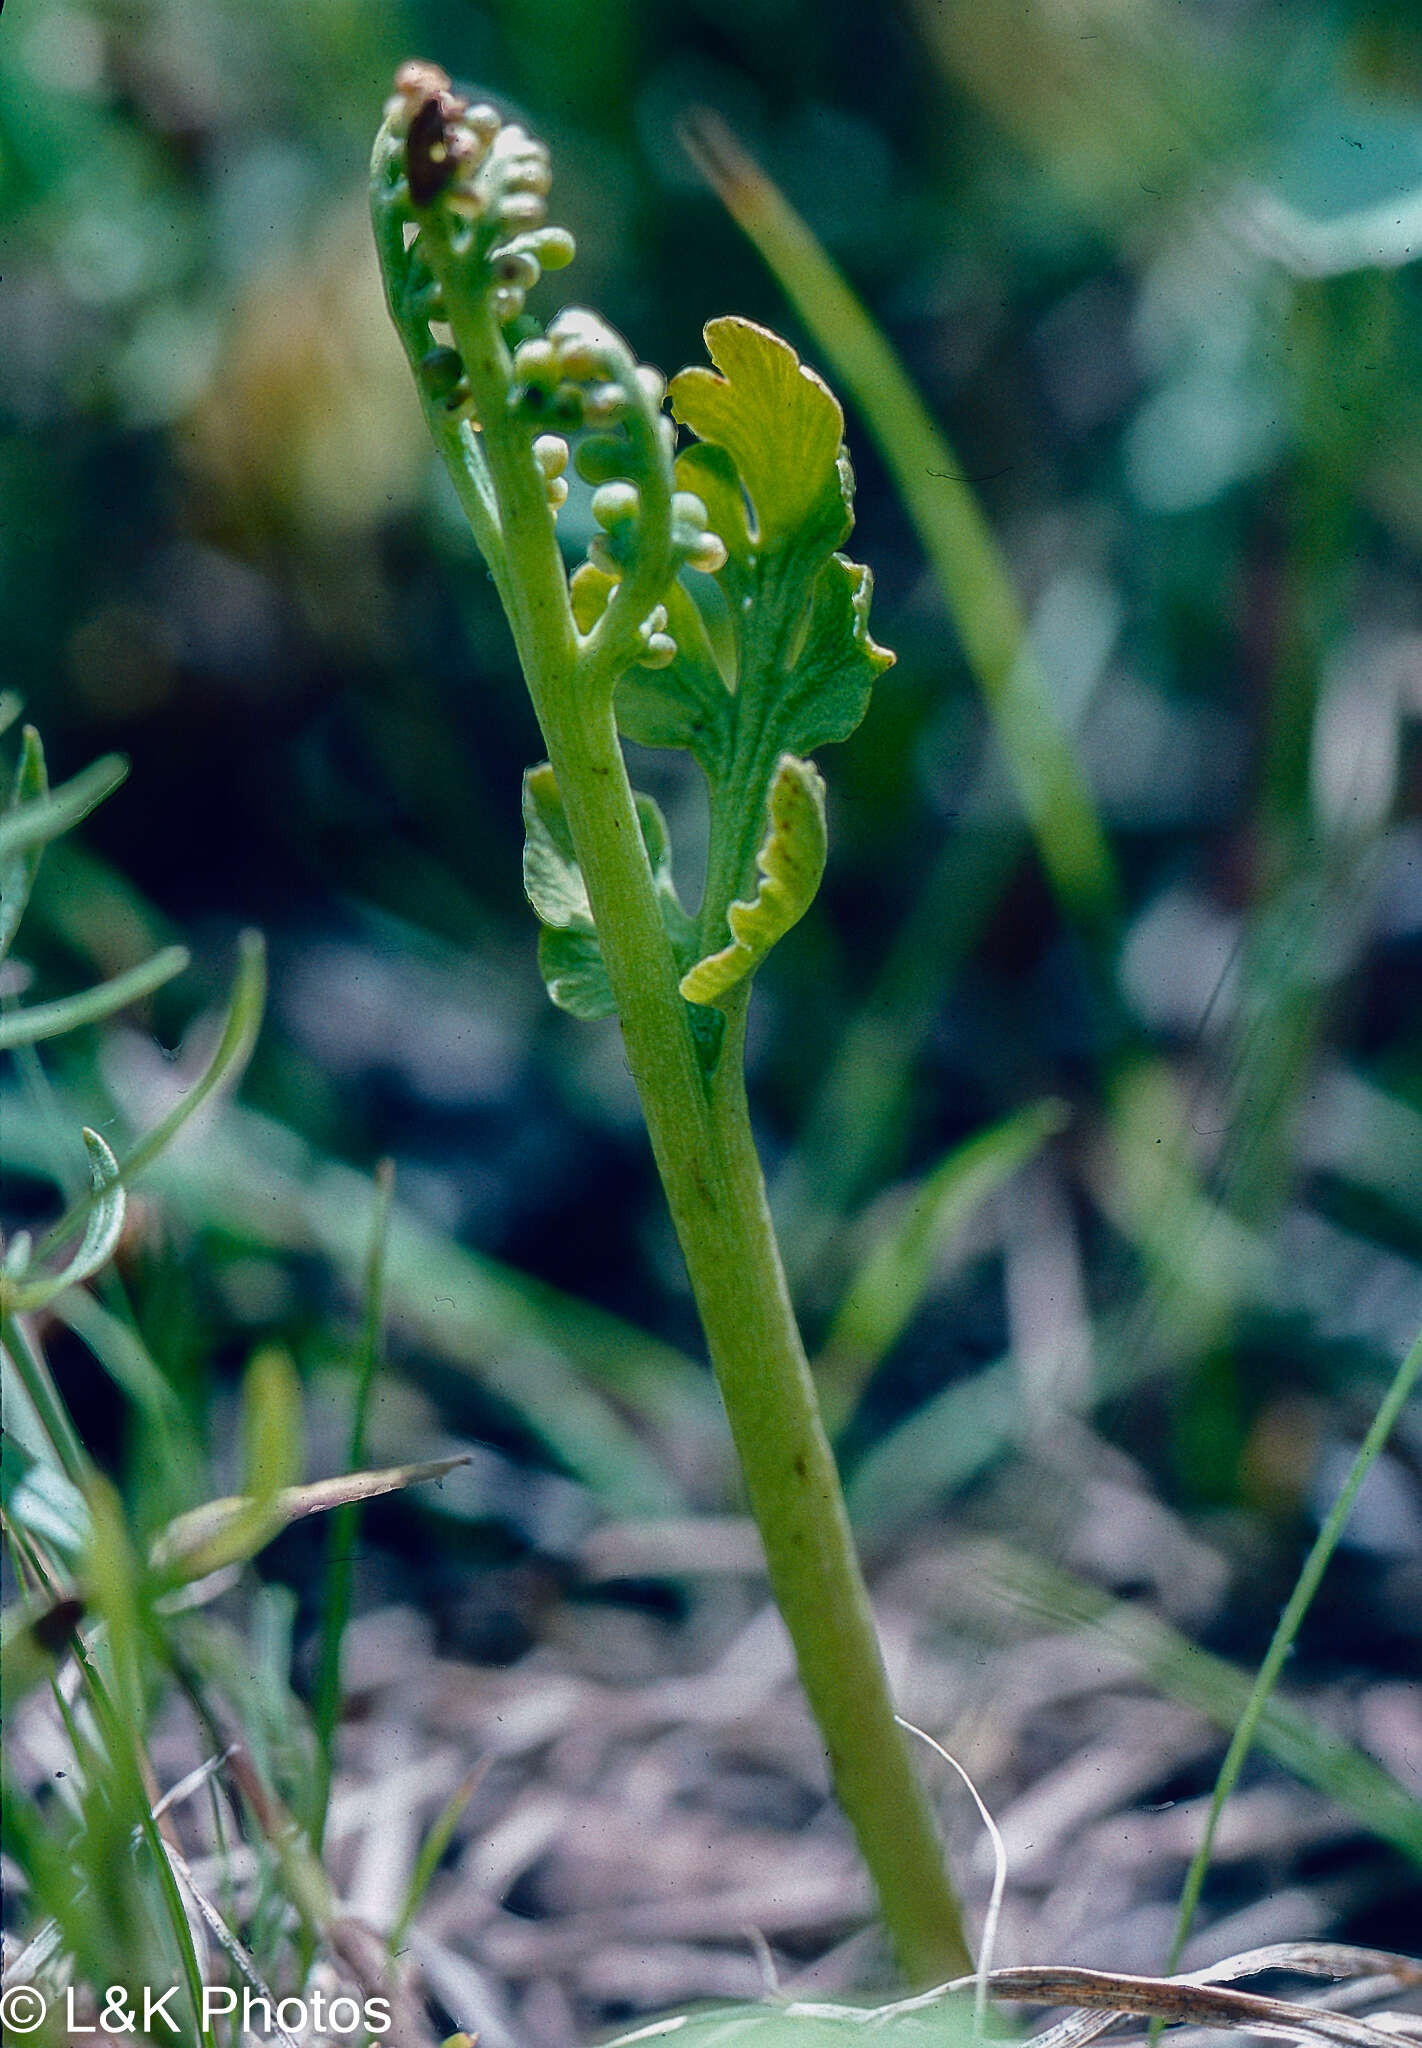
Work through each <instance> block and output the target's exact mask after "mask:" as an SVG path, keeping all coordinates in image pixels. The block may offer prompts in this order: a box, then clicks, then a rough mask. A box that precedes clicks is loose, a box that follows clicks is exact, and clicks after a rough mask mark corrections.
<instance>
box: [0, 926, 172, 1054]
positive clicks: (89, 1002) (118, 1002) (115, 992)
mask: <svg viewBox="0 0 1422 2048" xmlns="http://www.w3.org/2000/svg"><path fill="white" fill-rule="evenodd" d="M188 957H189V956H188V953H187V949H186V948H185V947H183V946H165V947H164V949H163V951H162V952H161V953H157V954H155V955H154V957H153V958H152V959H151V960H145V961H144V962H143V964H142V965H141V966H139V967H131V968H129V970H128V972H127V973H126V974H116V975H115V976H114V978H113V980H112V981H101V982H100V983H99V984H98V986H97V987H96V988H89V989H85V990H84V991H83V992H82V993H81V994H80V995H77V996H61V997H60V998H59V1000H58V1001H57V1002H53V1003H36V1004H35V1005H34V1007H33V1008H32V1009H28V1010H11V1011H10V1013H9V1015H8V1016H4V1017H0V1052H8V1051H9V1050H10V1048H11V1047H12V1046H16V1045H36V1044H38V1042H39V1041H40V1040H41V1039H42V1038H58V1037H59V1036H60V1035H61V1033H63V1032H65V1031H77V1030H79V1028H80V1027H81V1025H84V1024H98V1023H101V1022H102V1021H103V1019H104V1018H105V1017H112V1016H113V1015H114V1014H115V1012H116V1011H118V1010H122V1009H125V1008H126V1007H127V1006H128V1004H129V1003H136V1002H139V1001H141V1000H142V998H143V997H144V996H151V995H152V993H153V991H154V990H155V989H158V988H162V986H163V984H164V982H165V981H171V980H172V979H173V976H174V975H175V974H181V973H182V971H183V969H184V968H185V967H186V966H187V964H188Z"/></svg>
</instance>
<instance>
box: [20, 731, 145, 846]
mask: <svg viewBox="0 0 1422 2048" xmlns="http://www.w3.org/2000/svg"><path fill="white" fill-rule="evenodd" d="M127 774H128V763H127V761H125V760H124V759H123V758H122V756H121V755H118V754H105V755H104V757H103V759H102V760H100V761H95V762H93V763H92V764H91V766H89V767H88V768H82V769H81V770H80V771H79V773H78V774H77V775H75V776H72V777H71V779H70V780H69V781H68V782H61V783H60V785H59V787H58V789H55V790H51V791H49V792H48V793H47V794H46V795H44V796H37V797H32V798H31V799H30V801H29V802H28V803H21V804H17V805H16V806H15V807H14V809H13V810H10V811H7V812H6V814H5V816H4V817H3V818H0V861H7V860H10V859H11V858H12V857H13V856H14V855H15V854H18V853H25V852H27V851H29V850H30V849H32V848H34V847H36V846H43V845H44V844H45V843H46V841H48V840H50V839H57V838H58V837H59V835H60V833H61V832H67V831H68V830H69V829H70V827H71V826H72V825H77V824H78V823H79V820H80V819H81V818H86V817H87V816H88V815H89V813H90V811H92V810H93V808H94V806H95V805H96V804H101V803H102V802H103V801H104V798H105V797H106V796H112V795H113V793H114V791H115V790H116V789H117V788H118V786H119V784H120V783H121V782H122V781H123V779H124V777H125V776H126V775H127Z"/></svg>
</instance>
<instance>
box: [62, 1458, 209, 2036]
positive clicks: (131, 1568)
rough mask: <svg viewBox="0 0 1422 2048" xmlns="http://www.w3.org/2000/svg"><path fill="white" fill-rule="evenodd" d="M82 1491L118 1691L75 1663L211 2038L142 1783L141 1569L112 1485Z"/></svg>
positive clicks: (187, 1930) (174, 1887) (118, 1802)
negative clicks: (150, 1862)
mask: <svg viewBox="0 0 1422 2048" xmlns="http://www.w3.org/2000/svg"><path fill="white" fill-rule="evenodd" d="M86 1497H87V1499H88V1503H89V1514H90V1520H91V1526H92V1538H91V1542H90V1545H89V1550H88V1554H87V1570H86V1574H85V1576H86V1579H87V1581H88V1584H89V1588H90V1592H91V1597H92V1600H93V1604H94V1607H95V1609H96V1611H97V1613H98V1614H100V1615H101V1616H102V1617H103V1623H104V1628H103V1646H104V1649H105V1651H106V1653H107V1654H106V1656H105V1658H104V1660H103V1661H104V1665H105V1666H106V1667H107V1672H111V1673H112V1674H113V1680H114V1684H115V1686H116V1688H117V1690H116V1692H112V1691H111V1690H110V1686H109V1680H108V1676H107V1675H106V1672H105V1671H103V1670H101V1668H100V1664H99V1661H98V1659H96V1657H95V1656H93V1655H92V1654H89V1653H88V1652H82V1653H81V1655H80V1658H79V1663H80V1669H81V1671H82V1673H83V1675H84V1679H85V1684H86V1688H87V1691H88V1696H89V1700H90V1703H91V1705H92V1706H93V1708H94V1712H95V1717H96V1719H97V1720H98V1723H99V1727H100V1730H101V1733H102V1736H103V1741H104V1746H105V1749H106V1750H107V1753H108V1760H109V1764H110V1766H111V1770H112V1778H113V1785H112V1790H113V1795H114V1804H115V1806H116V1808H117V1809H118V1810H119V1811H122V1809H123V1807H125V1806H126V1807H127V1808H128V1812H129V1815H130V1817H131V1820H132V1822H133V1823H134V1824H136V1826H137V1828H138V1831H139V1833H140V1834H141V1835H142V1836H143V1839H144V1841H145V1842H146V1844H147V1846H148V1850H149V1853H150V1854H151V1856H152V1858H153V1868H154V1874H155V1876H156V1878H157V1883H158V1892H159V1897H160V1899H161V1901H162V1905H163V1912H164V1917H165V1919H166V1922H167V1926H168V1931H169V1933H170V1935H171V1937H172V1940H173V1943H174V1946H175V1948H176V1951H177V1956H178V1960H179V1963H180V1964H181V1967H182V1972H183V1979H184V1984H185V1987H186V1990H187V1994H188V1998H189V2000H190V2002H191V2005H192V2017H193V2027H194V2032H195V2034H196V2036H197V2037H198V2038H199V2039H200V2040H202V2041H203V2042H204V2043H206V2044H211V2043H212V2038H213V2037H212V2032H211V2029H210V2028H207V2027H204V2026H203V2025H202V2011H203V2000H202V1977H203V1972H202V1964H201V1961H200V1960H199V1957H198V1953H197V1947H196V1944H195V1942H194V1940H193V1931H192V1928H191V1927H190V1926H189V1924H188V1916H187V1912H186V1910H185V1908H184V1906H183V1900H182V1894H181V1892H180V1891H179V1889H178V1881H177V1878H176V1876H175V1875H174V1872H173V1867H172V1865H171V1864H170V1863H169V1861H168V1855H167V1850H166V1848H165V1846H164V1842H163V1836H162V1831H161V1829H160V1828H159V1826H158V1822H157V1821H156V1819H155V1818H154V1814H153V1807H152V1803H151V1801H150V1798H149V1793H148V1787H147V1783H146V1772H145V1765H146V1757H145V1753H144V1747H143V1744H144V1732H143V1731H144V1722H145V1713H144V1709H145V1690H144V1684H143V1677H142V1673H143V1670H144V1665H145V1662H146V1657H145V1652H146V1648H147V1644H146V1631H145V1627H144V1612H143V1587H142V1574H141V1571H140V1567H139V1563H138V1559H137V1558H136V1557H135V1556H134V1554H133V1551H132V1548H131V1546H130V1544H129V1539H128V1529H127V1525H126V1524H125V1521H124V1516H123V1507H122V1503H121V1502H120V1500H119V1497H118V1495H117V1493H116V1492H115V1490H114V1489H113V1487H112V1486H111V1485H110V1484H109V1482H108V1481H107V1480H106V1479H104V1478H102V1477H101V1476H100V1475H98V1474H94V1475H93V1476H92V1477H91V1479H90V1482H89V1485H88V1487H87V1489H86Z"/></svg>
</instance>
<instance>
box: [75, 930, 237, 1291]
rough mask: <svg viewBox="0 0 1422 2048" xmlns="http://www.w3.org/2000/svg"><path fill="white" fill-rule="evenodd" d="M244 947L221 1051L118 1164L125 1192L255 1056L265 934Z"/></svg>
mask: <svg viewBox="0 0 1422 2048" xmlns="http://www.w3.org/2000/svg"><path fill="white" fill-rule="evenodd" d="M239 943H240V950H239V953H238V962H237V977H236V980H235V981H234V982H233V984H232V996H231V1000H230V1002H229V1003H228V1007H227V1017H226V1020H225V1021H224V1023H223V1027H222V1036H221V1037H220V1038H219V1040H218V1042H217V1049H216V1051H215V1052H214V1053H213V1055H212V1058H211V1059H210V1060H209V1061H208V1064H207V1066H206V1068H205V1069H204V1070H203V1072H202V1073H201V1074H200V1075H199V1076H198V1078H197V1080H196V1081H194V1083H193V1085H192V1087H191V1088H188V1089H185V1090H184V1092H183V1094H182V1096H181V1097H180V1098H179V1100H178V1101H177V1102H175V1103H174V1105H173V1107H172V1108H171V1109H170V1110H169V1111H168V1114H167V1115H166V1116H165V1117H163V1118H162V1119H161V1120H160V1121H159V1122H158V1123H156V1124H155V1125H154V1126H153V1129H152V1130H151V1131H149V1132H148V1133H147V1135H146V1136H145V1137H142V1138H140V1139H139V1141H138V1143H137V1144H136V1145H134V1146H133V1147H132V1149H131V1150H130V1151H129V1152H128V1153H126V1154H125V1156H124V1158H123V1160H122V1161H121V1162H120V1165H119V1179H120V1181H121V1182H122V1183H123V1185H124V1186H125V1187H127V1186H128V1185H129V1184H130V1182H132V1181H133V1180H135V1179H136V1178H137V1176H138V1175H139V1174H140V1173H142V1172H143V1171H144V1170H145V1168H147V1167H149V1166H151V1165H152V1164H153V1162H154V1160H155V1159H158V1158H160V1157H161V1156H162V1154H163V1153H164V1152H166V1150H167V1149H168V1147H169V1145H171V1144H172V1142H173V1140H174V1139H175V1138H176V1137H177V1135H178V1133H179V1132H180V1131H181V1130H182V1128H183V1126H184V1125H185V1124H186V1123H187V1122H188V1120H189V1118H190V1117H193V1116H195V1115H196V1114H197V1112H198V1111H199V1110H200V1109H201V1108H202V1106H203V1104H204V1103H205V1102H207V1101H208V1100H209V1098H210V1097H211V1096H212V1095H213V1094H214V1093H215V1092H216V1091H217V1090H218V1089H219V1088H222V1087H224V1086H228V1087H231V1086H235V1085H236V1083H237V1081H238V1080H239V1079H240V1078H241V1075H242V1072H243V1070H244V1068H245V1067H246V1065H247V1062H248V1060H249V1059H250V1058H251V1056H252V1049H253V1047H254V1046H255V1045H256V1042H257V1033H258V1032H259V1031H260V1029H261V1025H262V1012H263V1009H264V1007H265V1005H266V994H267V965H266V947H265V944H264V943H263V940H262V935H261V933H260V932H252V931H248V932H243V934H242V937H241V940H240V942H239ZM89 1200H90V1198H89V1197H87V1196H86V1197H84V1198H83V1199H82V1200H80V1201H78V1202H75V1203H73V1204H72V1205H71V1207H70V1208H69V1209H68V1210H67V1211H66V1212H65V1214H64V1215H63V1216H62V1217H61V1218H60V1220H59V1222H58V1223H56V1224H55V1226H54V1227H53V1229H52V1230H50V1231H49V1232H48V1233H47V1235H46V1237H45V1239H44V1242H43V1244H42V1245H41V1247H40V1250H41V1252H43V1251H45V1250H47V1249H50V1248H52V1247H53V1246H54V1245H55V1244H57V1243H60V1242H62V1240H63V1239H64V1238H65V1237H67V1236H68V1235H69V1233H70V1231H72V1230H74V1229H76V1228H77V1226H78V1224H79V1222H80V1220H81V1218H82V1217H83V1215H84V1214H85V1211H86V1210H87V1209H88V1206H89Z"/></svg>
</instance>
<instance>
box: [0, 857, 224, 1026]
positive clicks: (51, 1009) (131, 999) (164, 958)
mask: <svg viewBox="0 0 1422 2048" xmlns="http://www.w3.org/2000/svg"><path fill="white" fill-rule="evenodd" d="M0 825H3V820H0ZM187 964H188V953H187V950H186V948H185V947H183V946H165V947H164V948H163V951H162V952H161V953H156V954H155V955H154V956H153V958H152V959H151V960H145V961H144V962H143V963H142V965H141V966H139V967H130V968H129V970H128V972H127V973H126V974H116V975H115V976H114V978H113V980H112V981H101V982H100V983H99V984H98V986H97V987H96V988H89V989H85V990H84V991H83V992H82V994H80V995H77V996H61V997H60V998H59V1000H58V1001H57V1002H53V1003H36V1004H35V1005H34V1007H33V1008H32V1009H28V1010H12V1011H11V1012H10V1014H9V1015H8V1016H7V1017H0V1052H8V1051H9V1050H10V1048H11V1047H12V1046H16V1045H34V1044H37V1043H38V1041H39V1040H40V1039H42V1038H58V1037H59V1036H60V1034H61V1033H62V1032H65V1031H77V1030H78V1029H79V1028H80V1026H81V1025H84V1024H98V1023H100V1022H101V1021H102V1020H103V1019H104V1018H105V1017H112V1016H113V1015H114V1013H115V1011H117V1010H122V1009H125V1008H126V1007H127V1005H128V1004H129V1003H136V1002H139V1001H140V1000H141V999H142V998H143V997H144V996H150V995H152V993H153V991H154V989H157V988H162V986H163V984H164V982H165V981H171V980H172V979H173V976H174V975H175V974H181V973H182V971H183V969H184V968H185V967H186V966H187Z"/></svg>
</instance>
